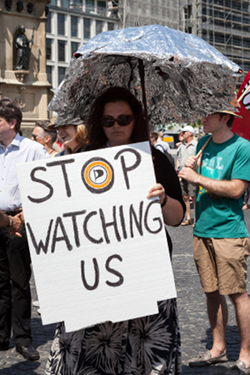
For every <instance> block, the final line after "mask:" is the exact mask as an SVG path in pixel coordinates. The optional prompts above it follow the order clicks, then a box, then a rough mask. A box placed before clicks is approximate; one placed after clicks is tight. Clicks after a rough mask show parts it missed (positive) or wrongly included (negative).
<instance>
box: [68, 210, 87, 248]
mask: <svg viewBox="0 0 250 375" xmlns="http://www.w3.org/2000/svg"><path fill="white" fill-rule="evenodd" d="M85 213H86V210H83V211H76V212H67V213H66V214H63V217H71V218H72V223H73V229H74V236H75V244H76V247H79V246H80V239H79V231H78V226H77V222H76V216H78V215H84V214H85Z"/></svg>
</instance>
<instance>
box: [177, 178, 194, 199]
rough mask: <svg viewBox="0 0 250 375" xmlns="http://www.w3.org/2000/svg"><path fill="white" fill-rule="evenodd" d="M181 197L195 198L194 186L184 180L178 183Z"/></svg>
mask: <svg viewBox="0 0 250 375" xmlns="http://www.w3.org/2000/svg"><path fill="white" fill-rule="evenodd" d="M180 185H181V191H182V196H187V197H195V196H196V185H194V184H191V183H190V182H187V180H184V178H183V179H182V180H181V181H180Z"/></svg>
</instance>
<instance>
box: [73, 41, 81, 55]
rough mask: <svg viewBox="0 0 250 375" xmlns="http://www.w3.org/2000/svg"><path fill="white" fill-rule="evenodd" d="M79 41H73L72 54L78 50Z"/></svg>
mask: <svg viewBox="0 0 250 375" xmlns="http://www.w3.org/2000/svg"><path fill="white" fill-rule="evenodd" d="M78 48H79V43H76V42H71V56H73V55H74V53H75V52H76V51H77V50H78Z"/></svg>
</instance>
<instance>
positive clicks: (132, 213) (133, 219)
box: [129, 201, 143, 238]
mask: <svg viewBox="0 0 250 375" xmlns="http://www.w3.org/2000/svg"><path fill="white" fill-rule="evenodd" d="M142 208H143V201H141V202H140V209H139V219H138V218H137V216H136V212H135V210H134V207H133V204H131V205H130V207H129V218H130V234H131V238H134V230H133V223H134V222H135V225H136V228H137V229H138V232H139V233H140V235H141V236H143V231H142Z"/></svg>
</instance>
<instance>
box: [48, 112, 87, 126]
mask: <svg viewBox="0 0 250 375" xmlns="http://www.w3.org/2000/svg"><path fill="white" fill-rule="evenodd" d="M62 120H63V121H62ZM81 124H83V121H82V119H81V118H80V117H74V118H72V119H68V120H67V123H66V124H65V119H64V117H63V116H60V115H58V116H57V117H56V119H55V121H54V122H52V123H51V124H49V125H48V129H49V130H56V129H57V128H59V126H68V125H75V126H77V125H81Z"/></svg>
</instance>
